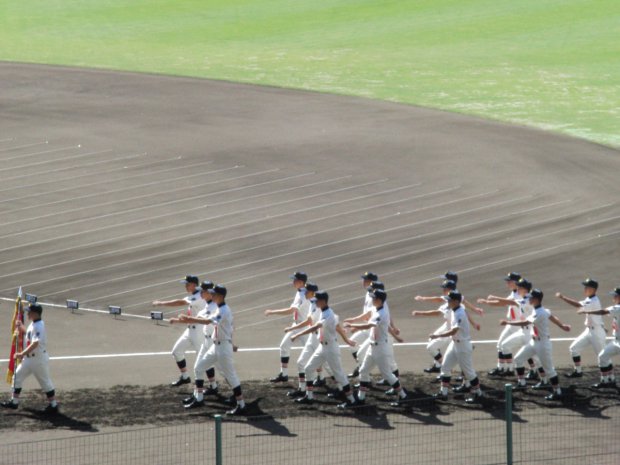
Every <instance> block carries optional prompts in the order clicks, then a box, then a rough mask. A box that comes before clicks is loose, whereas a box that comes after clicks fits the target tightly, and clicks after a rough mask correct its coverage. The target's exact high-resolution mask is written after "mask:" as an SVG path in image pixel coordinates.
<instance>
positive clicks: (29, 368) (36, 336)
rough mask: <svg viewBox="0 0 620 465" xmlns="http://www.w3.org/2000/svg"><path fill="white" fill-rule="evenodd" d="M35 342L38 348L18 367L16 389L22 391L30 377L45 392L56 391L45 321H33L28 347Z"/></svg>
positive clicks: (27, 339) (28, 333)
mask: <svg viewBox="0 0 620 465" xmlns="http://www.w3.org/2000/svg"><path fill="white" fill-rule="evenodd" d="M33 342H38V343H39V344H38V346H37V347H36V348H35V349H34V350H33V351H32V352H31V353H29V354H28V355H26V356H25V357H24V358H23V359H22V362H21V363H20V364H19V366H18V367H17V370H16V371H15V377H14V380H13V382H14V386H13V387H14V388H15V389H21V388H22V385H23V383H24V380H25V379H26V378H27V377H28V376H30V375H34V377H35V378H36V379H37V381H38V382H39V385H40V386H41V389H43V391H44V392H46V393H47V392H50V391H52V390H53V389H54V384H53V383H52V380H51V378H50V373H49V355H48V353H47V333H46V331H45V323H43V320H37V321H32V322H31V323H30V324H29V325H28V329H27V330H26V347H28V346H29V345H30V344H32V343H33Z"/></svg>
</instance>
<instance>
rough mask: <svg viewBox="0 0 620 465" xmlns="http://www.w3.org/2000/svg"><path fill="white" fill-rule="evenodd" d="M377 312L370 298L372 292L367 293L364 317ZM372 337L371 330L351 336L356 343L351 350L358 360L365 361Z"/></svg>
mask: <svg viewBox="0 0 620 465" xmlns="http://www.w3.org/2000/svg"><path fill="white" fill-rule="evenodd" d="M374 311H375V306H374V305H373V304H372V297H371V296H370V292H366V297H365V298H364V309H363V311H362V314H363V315H367V314H369V313H370V314H371V315H372V313H373V312H374ZM369 336H370V331H369V330H367V329H366V330H363V331H357V332H356V333H354V334H353V335H352V336H351V340H352V341H355V346H354V347H351V348H350V350H351V352H353V353H356V354H357V359H358V360H364V356H365V355H366V352H367V350H368V347H369V345H370V341H369V339H368V337H369Z"/></svg>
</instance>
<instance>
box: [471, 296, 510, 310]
mask: <svg viewBox="0 0 620 465" xmlns="http://www.w3.org/2000/svg"><path fill="white" fill-rule="evenodd" d="M477 302H478V303H479V304H486V305H490V306H491V307H507V306H509V305H517V306H518V305H519V303H518V302H517V301H516V300H512V299H505V298H503V297H497V296H495V295H490V296H488V297H487V298H486V299H478V301H477Z"/></svg>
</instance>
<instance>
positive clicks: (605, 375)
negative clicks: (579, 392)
mask: <svg viewBox="0 0 620 465" xmlns="http://www.w3.org/2000/svg"><path fill="white" fill-rule="evenodd" d="M616 355H620V344H619V343H618V342H616V341H613V342H610V343H609V344H607V345H606V346H605V348H604V349H603V350H601V352H600V353H599V355H598V366H599V369H600V370H601V380H600V382H598V383H596V384H594V385H592V387H593V388H595V389H600V388H606V387H614V386H615V385H616V379H615V377H614V366H613V363H612V357H614V356H616Z"/></svg>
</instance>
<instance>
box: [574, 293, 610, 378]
mask: <svg viewBox="0 0 620 465" xmlns="http://www.w3.org/2000/svg"><path fill="white" fill-rule="evenodd" d="M609 295H611V296H613V299H614V305H612V306H611V307H607V308H606V309H605V310H586V309H585V308H582V309H580V310H578V311H577V313H583V314H585V315H611V316H612V318H613V326H614V339H613V340H612V341H611V342H610V343H609V344H607V345H606V346H605V348H604V349H603V350H602V351H601V352H600V353H599V354H598V366H599V369H600V370H601V380H600V381H599V382H598V383H596V384H593V385H592V387H593V388H594V389H602V388H615V387H616V378H615V377H614V367H613V364H612V363H611V358H612V357H613V356H614V355H620V331H619V328H620V287H617V288H615V289H614V290H613V291H612V292H610V293H609Z"/></svg>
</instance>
